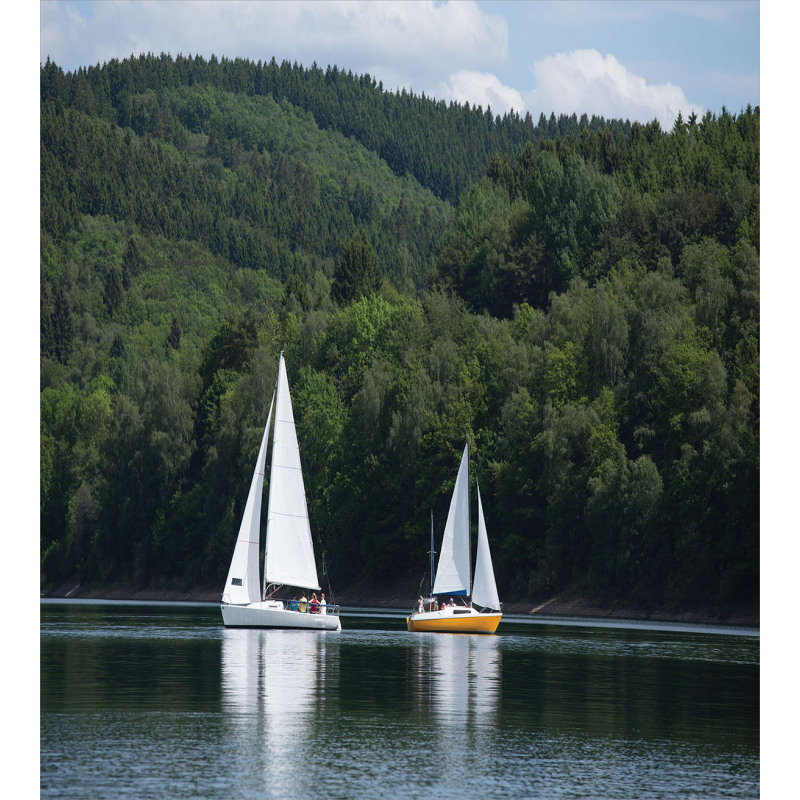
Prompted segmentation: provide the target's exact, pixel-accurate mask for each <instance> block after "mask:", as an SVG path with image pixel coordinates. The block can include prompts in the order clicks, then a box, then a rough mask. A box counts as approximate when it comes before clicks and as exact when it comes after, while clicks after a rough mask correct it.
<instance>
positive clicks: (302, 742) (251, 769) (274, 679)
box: [222, 629, 336, 796]
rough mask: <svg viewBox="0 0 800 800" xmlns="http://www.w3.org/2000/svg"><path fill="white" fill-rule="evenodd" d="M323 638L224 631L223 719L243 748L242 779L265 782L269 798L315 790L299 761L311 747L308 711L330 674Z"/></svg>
mask: <svg viewBox="0 0 800 800" xmlns="http://www.w3.org/2000/svg"><path fill="white" fill-rule="evenodd" d="M325 639H326V634H325V633H311V634H309V632H308V631H292V630H274V629H273V630H255V629H225V631H224V638H223V640H222V710H223V711H224V712H225V713H224V719H225V721H226V725H227V726H229V727H230V732H229V735H230V739H231V741H239V742H241V743H242V745H246V747H247V752H248V757H247V759H242V763H241V768H242V770H243V771H245V772H246V773H248V775H247V777H246V778H245V776H243V779H245V781H246V782H247V783H250V782H251V781H253V780H255V781H256V782H260V783H262V785H264V786H269V787H270V790H271V791H272V792H273V796H281V795H282V794H283V793H284V792H288V793H291V794H295V795H296V793H297V792H298V791H299V792H300V794H301V795H304V796H305V795H306V794H309V795H310V794H311V793H312V791H313V785H308V786H306V785H304V780H305V779H304V775H309V774H312V772H313V771H312V772H309V771H307V770H303V769H302V768H301V762H302V758H303V756H302V754H303V753H307V752H310V751H313V750H314V744H313V743H314V738H315V736H314V729H313V718H314V714H313V712H314V710H315V707H316V705H317V703H318V701H319V697H320V692H322V691H323V690H324V687H325V684H326V683H328V684H330V683H331V680H332V676H331V671H332V664H330V663H328V664H327V665H326V655H325V649H326V648H325V645H326V642H325ZM333 672H334V673H335V672H336V670H335V669H333ZM333 679H334V683H335V674H334V676H333ZM254 743H258V745H259V747H256V748H254V747H253V745H254ZM254 750H255V752H253V751H254ZM259 772H260V775H258V774H257V773H259Z"/></svg>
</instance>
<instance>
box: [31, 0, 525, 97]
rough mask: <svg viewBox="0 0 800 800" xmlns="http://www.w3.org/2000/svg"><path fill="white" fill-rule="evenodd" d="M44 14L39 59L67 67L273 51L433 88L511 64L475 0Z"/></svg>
mask: <svg viewBox="0 0 800 800" xmlns="http://www.w3.org/2000/svg"><path fill="white" fill-rule="evenodd" d="M85 8H86V7H85V6H84V9H85ZM41 20H42V22H41V39H40V55H41V60H42V61H44V60H45V58H47V56H48V55H49V56H50V57H51V58H52V59H53V60H55V61H56V62H57V63H58V64H59V65H62V66H63V67H64V68H65V69H74V68H76V67H78V66H81V65H87V64H95V63H104V62H105V61H108V60H110V59H111V58H125V57H127V56H129V55H130V54H131V53H133V54H134V55H139V53H141V52H154V53H160V52H166V53H170V54H172V55H173V56H174V55H177V54H178V53H183V54H184V55H186V54H189V53H191V54H196V53H199V54H200V55H203V56H205V57H209V56H210V55H211V54H212V53H213V54H215V55H217V56H223V55H225V56H229V57H235V56H240V57H243V58H250V59H253V60H258V59H262V60H269V59H270V58H272V57H273V56H274V57H275V58H276V59H277V60H278V61H281V60H282V59H284V58H285V59H287V60H289V61H292V62H294V61H297V62H298V63H302V64H304V65H305V66H310V65H311V64H312V63H313V62H315V61H316V62H317V64H318V65H319V66H321V67H323V68H325V67H327V66H328V65H329V64H331V65H333V64H336V65H337V66H339V67H342V68H345V69H350V70H352V71H353V72H354V73H356V74H361V73H363V72H369V73H370V74H372V75H374V76H375V77H377V78H379V79H381V80H383V81H384V83H385V84H387V88H399V87H400V86H405V87H406V88H414V89H415V90H417V91H421V90H426V91H430V90H431V89H432V88H433V87H435V86H436V85H438V84H439V83H440V82H441V81H442V80H444V79H445V78H446V77H447V75H449V74H450V73H453V72H456V71H458V70H459V69H463V68H465V67H468V68H471V69H477V68H487V67H489V68H494V67H496V66H497V65H502V64H506V63H508V61H509V52H508V23H507V22H506V20H505V18H504V17H502V16H501V15H499V14H491V13H486V12H484V11H482V10H481V9H480V8H479V7H478V5H477V4H476V3H475V2H445V3H440V2H433V1H432V0H421V1H420V2H413V3H412V2H372V3H365V2H354V1H353V0H326V1H324V2H313V1H312V0H308V1H307V2H297V1H296V0H273V1H272V2H250V1H248V0H245V1H244V2H243V1H242V0H225V1H224V2H221V1H220V0H207V2H191V1H190V0H186V2H180V3H176V2H163V0H162V1H161V2H155V1H154V2H147V3H142V2H104V3H92V4H91V13H90V14H83V15H82V14H81V13H80V11H79V9H78V7H77V6H73V5H71V4H68V3H62V2H52V0H44V2H42V3H41Z"/></svg>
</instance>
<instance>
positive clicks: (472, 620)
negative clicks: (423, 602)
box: [406, 614, 503, 633]
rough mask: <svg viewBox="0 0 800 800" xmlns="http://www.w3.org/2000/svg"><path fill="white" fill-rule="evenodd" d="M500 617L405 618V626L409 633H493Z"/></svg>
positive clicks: (486, 615)
mask: <svg viewBox="0 0 800 800" xmlns="http://www.w3.org/2000/svg"><path fill="white" fill-rule="evenodd" d="M502 616H503V615H502V614H470V615H465V616H463V617H447V618H445V619H414V616H410V617H406V625H407V627H408V629H409V630H410V631H429V632H433V633H494V632H495V631H496V630H497V626H498V625H499V624H500V619H501V617H502Z"/></svg>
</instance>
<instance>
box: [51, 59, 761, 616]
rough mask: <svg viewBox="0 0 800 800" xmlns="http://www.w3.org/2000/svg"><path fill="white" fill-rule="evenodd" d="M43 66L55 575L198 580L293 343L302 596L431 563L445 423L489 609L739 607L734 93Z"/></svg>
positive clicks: (745, 179)
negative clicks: (308, 542)
mask: <svg viewBox="0 0 800 800" xmlns="http://www.w3.org/2000/svg"><path fill="white" fill-rule="evenodd" d="M40 77H41V83H40V86H41V99H40V124H41V253H40V257H41V272H40V299H41V369H40V376H41V395H40V402H41V405H40V426H41V430H40V441H41V500H40V502H41V506H40V518H41V580H42V584H43V586H44V587H48V586H50V587H52V586H55V585H57V584H59V583H60V582H62V581H64V580H67V579H71V578H75V579H79V580H82V581H88V582H94V583H97V584H109V583H113V582H134V583H136V584H137V585H140V586H147V585H150V586H161V587H164V586H171V587H175V588H181V589H188V588H191V587H194V586H199V585H203V586H217V585H218V586H219V587H220V591H221V586H222V582H223V581H224V576H225V574H226V571H227V568H228V563H229V559H230V555H231V553H232V548H233V543H234V541H235V539H236V534H237V531H238V525H239V517H240V514H241V511H242V509H243V506H244V502H245V499H246V494H247V491H248V488H249V480H250V475H251V473H252V466H253V463H254V461H255V456H256V452H257V450H258V445H259V442H260V437H261V433H262V429H263V425H264V422H265V420H266V413H267V408H268V404H269V401H270V397H271V395H272V390H273V387H274V383H275V380H276V370H277V361H278V355H279V353H280V351H281V350H283V351H284V352H285V354H286V359H287V366H288V369H289V380H290V383H291V385H292V393H293V400H294V404H295V418H296V420H297V424H298V438H299V439H300V443H301V452H302V457H303V461H304V469H305V475H306V490H307V494H308V503H309V512H310V515H311V521H312V528H313V530H314V533H315V536H316V538H317V542H316V544H317V547H318V564H320V565H321V567H322V569H323V571H324V574H325V577H324V579H323V581H324V583H325V586H326V587H327V585H328V583H327V582H328V580H330V583H331V585H332V586H333V587H334V589H338V590H344V589H347V588H351V589H352V588H355V587H362V588H370V587H377V586H384V585H386V584H387V583H392V582H394V581H400V580H404V579H407V578H409V576H412V577H413V578H415V579H421V578H422V576H423V575H424V572H425V565H426V563H427V556H426V551H427V550H428V535H429V533H428V532H429V526H430V513H431V510H433V514H434V519H435V521H436V527H437V530H438V531H439V532H440V531H441V529H442V527H443V524H444V518H445V516H446V513H447V504H448V501H449V493H450V491H451V490H452V486H453V482H454V479H455V473H456V470H457V466H458V461H459V458H460V453H461V450H462V448H463V444H464V439H465V437H466V436H467V435H470V436H471V438H472V443H473V468H474V471H475V472H476V473H477V474H478V476H479V478H480V482H481V494H482V497H483V502H484V509H485V514H486V518H487V524H488V527H489V531H490V539H491V542H492V549H493V558H494V564H495V570H496V573H497V579H498V584H499V589H500V594H501V598H502V599H504V600H515V599H518V598H522V597H534V596H539V595H543V594H545V593H548V594H550V593H555V592H559V591H563V590H566V589H570V590H577V591H582V592H587V593H592V594H593V595H595V596H600V597H603V598H606V599H607V600H609V601H613V602H628V603H637V604H645V605H650V606H652V607H665V606H670V607H679V606H682V607H689V606H692V605H700V604H702V605H710V604H723V605H724V604H731V603H734V602H736V603H738V602H745V603H751V602H756V601H757V597H758V590H759V414H760V411H759V408H760V406H759V208H760V202H759V182H760V176H759V158H760V153H759V109H758V108H755V109H753V108H751V107H748V108H747V109H743V110H741V112H740V113H738V114H732V113H730V112H729V111H728V110H727V109H725V108H723V109H721V111H720V112H719V113H713V112H708V113H706V114H705V115H704V116H703V117H702V118H698V117H696V116H694V115H693V116H692V117H690V118H688V119H682V118H681V117H680V116H679V117H678V119H676V120H675V123H674V125H673V127H672V128H671V129H670V130H663V129H662V128H661V127H660V126H659V124H658V123H657V122H655V121H654V122H651V123H649V124H646V125H642V124H639V123H630V122H628V121H624V122H623V121H621V120H605V119H602V118H597V117H592V118H591V119H590V118H588V117H587V116H586V115H583V116H582V117H580V118H578V117H577V116H576V115H573V116H570V117H567V116H561V117H559V118H556V117H555V115H553V114H550V115H549V117H548V116H545V114H544V113H542V114H541V115H540V117H539V119H538V121H537V122H534V120H533V119H532V118H531V117H530V115H528V116H526V117H525V118H521V117H519V116H518V115H516V114H507V115H504V116H502V117H501V116H496V115H493V114H492V112H491V110H490V109H486V110H484V109H482V108H471V107H470V106H469V105H468V104H465V105H460V104H457V103H450V104H445V103H443V102H441V101H436V100H434V99H432V98H426V97H425V96H424V95H422V96H416V95H414V94H413V93H408V92H405V91H403V92H400V93H393V92H388V91H385V90H384V88H383V87H382V86H381V85H380V83H376V81H375V80H374V79H373V78H371V77H370V76H368V75H363V76H355V75H353V74H352V73H350V72H345V71H343V70H340V69H337V68H336V67H329V68H328V69H327V70H324V71H323V70H321V69H319V68H318V67H317V66H316V65H313V66H312V67H311V68H304V67H302V66H299V65H297V64H289V63H286V62H284V63H282V64H280V65H279V64H277V63H275V61H274V60H273V61H271V62H269V63H261V62H258V63H254V62H250V61H244V60H240V59H236V60H229V59H221V60H218V59H216V58H211V59H210V60H204V59H202V58H200V57H182V56H178V57H176V58H173V57H171V56H167V55H163V54H162V55H161V56H153V55H148V56H141V57H138V58H134V57H131V58H130V59H126V60H123V61H112V62H110V63H108V64H105V65H103V66H99V65H98V66H96V67H91V68H88V69H80V70H78V71H77V72H74V73H70V72H67V73H65V72H64V71H63V70H62V69H61V68H59V67H58V66H57V65H56V64H54V63H52V62H51V61H49V60H48V61H47V63H46V64H44V65H43V66H42V67H41V71H40ZM410 600H411V598H409V601H410Z"/></svg>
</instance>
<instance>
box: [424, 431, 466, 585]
mask: <svg viewBox="0 0 800 800" xmlns="http://www.w3.org/2000/svg"><path fill="white" fill-rule="evenodd" d="M468 451H469V445H467V446H466V447H464V455H463V456H462V457H461V466H460V467H459V468H458V477H457V478H456V485H455V487H454V489H453V498H452V500H451V501H450V511H449V512H448V513H447V523H446V524H445V527H444V538H443V539H442V552H441V555H440V556H439V566H438V568H437V569H436V580H435V581H434V584H433V593H434V594H462V595H465V594H467V593H468V592H469V453H468Z"/></svg>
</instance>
